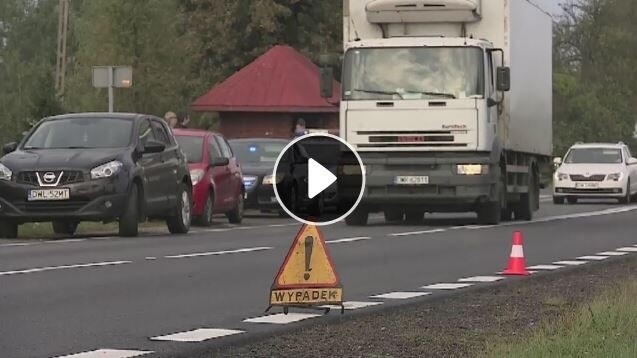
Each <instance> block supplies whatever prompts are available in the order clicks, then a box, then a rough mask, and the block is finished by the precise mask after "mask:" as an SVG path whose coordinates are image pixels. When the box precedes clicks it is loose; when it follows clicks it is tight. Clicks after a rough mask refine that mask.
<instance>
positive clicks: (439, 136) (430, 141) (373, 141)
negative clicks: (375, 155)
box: [357, 130, 467, 148]
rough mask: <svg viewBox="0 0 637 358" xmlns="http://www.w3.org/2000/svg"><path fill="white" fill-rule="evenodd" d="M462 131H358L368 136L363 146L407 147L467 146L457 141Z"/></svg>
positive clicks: (359, 133)
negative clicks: (457, 136)
mask: <svg viewBox="0 0 637 358" xmlns="http://www.w3.org/2000/svg"><path fill="white" fill-rule="evenodd" d="M466 133H467V131H466V130H462V131H444V130H443V131H358V132H357V134H358V135H361V136H367V143H365V144H359V145H358V146H359V147H361V148H407V147H423V148H426V147H430V148H431V147H438V148H439V147H466V146H467V144H466V143H458V142H456V136H455V135H457V134H466Z"/></svg>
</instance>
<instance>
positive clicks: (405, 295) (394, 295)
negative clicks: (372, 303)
mask: <svg viewBox="0 0 637 358" xmlns="http://www.w3.org/2000/svg"><path fill="white" fill-rule="evenodd" d="M428 295H431V292H390V293H384V294H382V295H375V296H370V297H369V298H382V299H389V300H408V299H410V298H416V297H422V296H428Z"/></svg>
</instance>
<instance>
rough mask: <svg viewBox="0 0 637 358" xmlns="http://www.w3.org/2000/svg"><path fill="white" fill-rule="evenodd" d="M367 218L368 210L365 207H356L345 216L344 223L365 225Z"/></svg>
mask: <svg viewBox="0 0 637 358" xmlns="http://www.w3.org/2000/svg"><path fill="white" fill-rule="evenodd" d="M367 220H369V210H368V209H366V208H357V209H356V210H354V211H353V212H352V213H351V214H350V215H349V216H348V217H347V218H345V223H346V224H347V225H349V226H365V225H367Z"/></svg>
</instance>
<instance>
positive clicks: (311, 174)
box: [307, 158, 336, 199]
mask: <svg viewBox="0 0 637 358" xmlns="http://www.w3.org/2000/svg"><path fill="white" fill-rule="evenodd" d="M335 181H336V176H335V175H334V174H332V172H330V171H329V170H327V169H325V167H324V166H322V165H320V164H319V163H318V162H317V161H316V160H314V159H312V158H310V160H309V162H308V176H307V197H308V198H310V199H314V197H315V196H317V195H319V194H320V193H321V192H322V191H323V190H325V189H327V188H328V187H329V186H330V185H332V183H334V182H335Z"/></svg>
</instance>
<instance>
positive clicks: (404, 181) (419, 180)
mask: <svg viewBox="0 0 637 358" xmlns="http://www.w3.org/2000/svg"><path fill="white" fill-rule="evenodd" d="M394 184H397V185H427V184H429V177H428V176H397V177H396V178H395V179H394Z"/></svg>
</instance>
